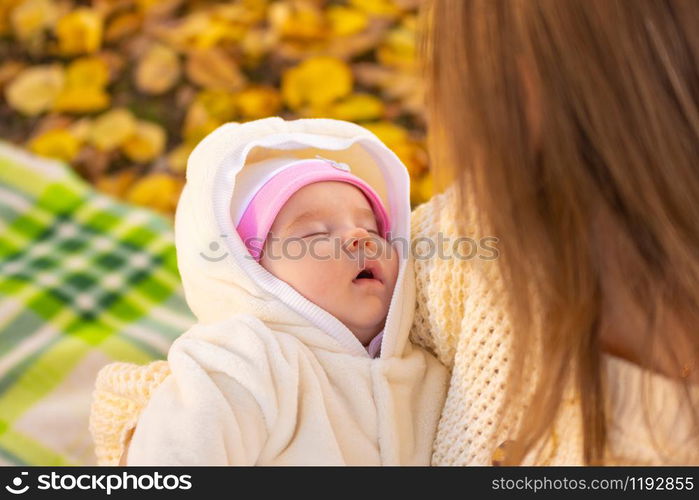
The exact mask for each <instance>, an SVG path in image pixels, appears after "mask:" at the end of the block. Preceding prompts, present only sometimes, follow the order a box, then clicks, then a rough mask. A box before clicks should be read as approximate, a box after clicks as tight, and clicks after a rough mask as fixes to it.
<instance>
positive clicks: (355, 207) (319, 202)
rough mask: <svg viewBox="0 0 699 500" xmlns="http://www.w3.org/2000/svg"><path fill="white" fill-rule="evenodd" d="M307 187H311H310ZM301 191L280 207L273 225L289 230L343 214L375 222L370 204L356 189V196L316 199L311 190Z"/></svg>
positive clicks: (351, 187) (349, 186) (351, 194)
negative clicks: (279, 225) (280, 224)
mask: <svg viewBox="0 0 699 500" xmlns="http://www.w3.org/2000/svg"><path fill="white" fill-rule="evenodd" d="M318 184H321V183H318ZM322 184H327V183H322ZM333 184H338V183H333ZM346 186H347V187H348V188H350V189H355V188H354V186H351V185H349V184H346ZM307 187H312V185H311V186H307ZM318 187H320V186H318ZM302 191H303V190H299V191H298V192H297V193H295V194H294V199H293V200H291V199H290V200H289V201H291V203H289V202H287V203H286V204H285V205H284V207H282V209H281V210H280V212H279V213H278V214H277V217H276V220H275V225H278V224H279V223H282V227H285V228H287V229H289V230H290V229H292V228H293V227H296V226H298V225H301V224H303V223H307V222H311V221H323V220H330V219H333V218H336V217H337V216H338V215H344V214H351V215H353V216H354V217H355V218H357V219H360V220H366V221H371V222H376V215H375V213H374V211H373V210H372V209H371V204H370V203H369V201H368V200H367V199H366V197H365V196H364V194H363V193H362V192H361V191H360V190H358V189H357V190H356V195H355V194H353V193H345V194H349V195H348V196H341V197H317V196H315V195H314V193H313V191H312V190H307V191H306V192H305V193H304V192H302ZM316 194H317V191H316ZM297 195H298V197H297Z"/></svg>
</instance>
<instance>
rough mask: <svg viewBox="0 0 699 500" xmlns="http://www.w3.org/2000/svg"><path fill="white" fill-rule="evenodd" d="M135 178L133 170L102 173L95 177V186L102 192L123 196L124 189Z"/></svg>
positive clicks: (129, 185) (128, 186)
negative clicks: (100, 175) (108, 173)
mask: <svg viewBox="0 0 699 500" xmlns="http://www.w3.org/2000/svg"><path fill="white" fill-rule="evenodd" d="M135 180H136V174H135V173H134V171H133V170H121V171H119V172H116V173H114V174H111V175H104V176H102V177H99V178H98V179H97V182H96V183H95V186H96V187H97V189H99V190H100V191H102V192H103V193H107V194H109V195H112V196H115V197H117V198H123V197H124V195H125V194H126V191H127V190H128V189H129V188H130V187H131V185H132V184H133V183H134V181H135Z"/></svg>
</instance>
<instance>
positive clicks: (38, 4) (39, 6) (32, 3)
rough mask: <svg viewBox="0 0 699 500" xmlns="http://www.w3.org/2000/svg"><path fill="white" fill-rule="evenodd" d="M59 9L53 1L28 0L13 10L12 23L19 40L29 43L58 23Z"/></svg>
mask: <svg viewBox="0 0 699 500" xmlns="http://www.w3.org/2000/svg"><path fill="white" fill-rule="evenodd" d="M57 18H58V9H57V8H56V4H55V3H54V2H53V1H52V0H26V1H24V2H22V3H20V4H19V5H18V6H17V7H15V8H14V9H12V12H11V14H10V22H11V23H12V30H13V31H14V33H15V35H16V36H17V38H18V39H19V40H23V41H27V40H29V39H31V38H33V37H35V36H36V35H38V34H40V33H42V32H43V30H44V29H46V28H50V27H51V26H53V25H54V24H55V23H56V19H57Z"/></svg>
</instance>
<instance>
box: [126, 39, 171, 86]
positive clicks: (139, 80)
mask: <svg viewBox="0 0 699 500" xmlns="http://www.w3.org/2000/svg"><path fill="white" fill-rule="evenodd" d="M180 72H181V70H180V60H179V57H178V55H177V52H175V51H174V50H172V49H171V48H170V47H168V46H166V45H162V44H156V45H153V46H152V47H151V48H150V49H149V50H148V51H147V52H146V53H145V54H144V55H143V57H142V58H141V59H140V60H139V61H138V66H137V67H136V72H135V74H134V78H135V83H136V87H138V89H139V90H140V91H141V92H145V93H146V94H154V95H157V94H162V93H164V92H167V91H168V90H170V89H171V88H172V86H173V85H174V84H175V83H177V80H179V78H180Z"/></svg>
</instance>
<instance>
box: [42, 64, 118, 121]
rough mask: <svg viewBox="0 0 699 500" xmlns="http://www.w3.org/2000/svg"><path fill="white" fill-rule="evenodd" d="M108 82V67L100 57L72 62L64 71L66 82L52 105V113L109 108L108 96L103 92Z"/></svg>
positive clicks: (82, 111)
mask: <svg viewBox="0 0 699 500" xmlns="http://www.w3.org/2000/svg"><path fill="white" fill-rule="evenodd" d="M108 81H109V67H108V66H107V63H106V62H105V61H104V60H103V59H102V58H100V57H96V56H88V57H81V58H79V59H76V60H74V61H73V62H71V63H70V64H69V65H68V68H67V69H66V82H65V85H64V87H63V89H62V90H61V92H60V93H59V95H58V96H57V97H56V100H55V101H54V104H53V110H54V111H64V112H70V113H88V112H92V111H100V110H102V109H104V108H106V107H108V106H109V103H110V96H109V94H108V93H107V92H106V91H105V90H104V86H105V85H106V84H107V82H108Z"/></svg>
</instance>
